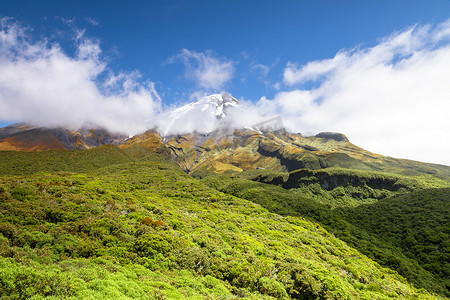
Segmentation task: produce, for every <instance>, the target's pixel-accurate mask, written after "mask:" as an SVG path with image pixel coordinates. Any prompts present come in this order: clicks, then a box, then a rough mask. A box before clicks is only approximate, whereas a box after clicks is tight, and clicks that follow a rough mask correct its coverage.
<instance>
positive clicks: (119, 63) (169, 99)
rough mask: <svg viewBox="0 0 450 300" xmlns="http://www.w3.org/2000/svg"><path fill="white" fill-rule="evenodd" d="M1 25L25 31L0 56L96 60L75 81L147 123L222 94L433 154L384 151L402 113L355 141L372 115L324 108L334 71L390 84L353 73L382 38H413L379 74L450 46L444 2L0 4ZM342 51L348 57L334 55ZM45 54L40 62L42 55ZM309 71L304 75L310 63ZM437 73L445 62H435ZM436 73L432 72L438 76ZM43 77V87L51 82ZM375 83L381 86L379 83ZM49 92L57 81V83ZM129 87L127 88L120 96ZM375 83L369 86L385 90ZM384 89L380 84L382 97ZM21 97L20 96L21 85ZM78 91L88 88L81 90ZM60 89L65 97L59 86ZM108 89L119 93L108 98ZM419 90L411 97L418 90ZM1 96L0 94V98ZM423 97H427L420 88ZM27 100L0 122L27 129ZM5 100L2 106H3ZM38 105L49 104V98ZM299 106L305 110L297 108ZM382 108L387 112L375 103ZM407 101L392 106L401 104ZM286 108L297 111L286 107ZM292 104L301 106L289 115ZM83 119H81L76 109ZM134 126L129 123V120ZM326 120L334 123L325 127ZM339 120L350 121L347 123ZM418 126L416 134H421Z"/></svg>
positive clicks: (373, 143)
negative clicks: (33, 49) (52, 54)
mask: <svg viewBox="0 0 450 300" xmlns="http://www.w3.org/2000/svg"><path fill="white" fill-rule="evenodd" d="M0 18H2V28H3V30H4V32H6V31H7V30H6V29H5V28H9V29H10V30H9V31H10V32H11V28H12V27H15V28H16V29H15V30H19V31H20V32H24V33H23V34H24V36H23V37H21V38H20V39H22V41H19V40H20V39H19V40H18V41H16V44H15V45H14V46H11V45H9V46H8V47H9V48H8V49H11V47H19V48H20V47H22V48H23V45H22V46H20V45H19V46H18V43H23V39H25V40H26V44H27V45H28V46H27V47H29V46H30V45H31V46H38V45H39V47H43V48H42V49H45V51H49V49H51V48H52V47H56V46H57V48H58V49H59V51H60V52H61V55H63V56H65V57H66V58H67V59H68V60H71V59H72V60H74V63H76V64H78V65H77V66H80V64H81V65H82V64H83V62H84V65H87V64H88V63H87V62H89V63H91V64H92V66H90V67H89V68H91V69H89V70H88V71H86V72H87V73H89V72H92V74H93V75H92V74H91V73H89V74H91V75H89V74H88V75H87V77H88V78H83V79H80V80H87V81H89V80H90V81H91V83H93V84H94V85H97V89H98V91H94V92H99V93H100V94H103V95H105V94H107V96H115V97H116V98H117V97H119V100H117V99H116V98H114V99H113V100H114V101H116V100H117V101H118V102H121V103H124V102H126V103H131V104H130V105H129V106H128V108H127V109H130V110H132V109H135V110H136V109H140V110H141V111H145V112H148V113H149V114H150V116H149V118H151V117H152V116H151V115H152V114H158V111H164V110H167V109H168V107H173V106H179V105H182V104H184V103H187V102H189V101H192V100H193V99H195V98H196V97H198V96H201V95H204V94H208V93H214V92H220V91H222V90H226V91H228V92H230V93H231V94H232V95H233V96H235V97H237V98H238V99H241V100H244V102H245V101H248V102H250V103H252V104H253V106H254V107H253V108H254V109H261V108H262V107H264V109H263V110H264V112H259V114H260V115H269V114H270V113H268V110H270V109H272V110H273V111H272V114H280V115H281V116H282V117H283V119H284V118H285V119H286V120H287V121H286V122H285V123H287V124H288V126H289V127H290V128H292V130H295V131H300V132H302V133H310V134H314V133H317V131H345V132H344V133H346V134H347V135H348V136H349V138H350V140H351V141H353V142H354V143H355V144H357V145H360V146H363V147H365V148H367V149H368V150H372V151H374V152H378V153H382V154H387V155H393V156H400V157H406V158H412V159H418V160H428V161H430V159H429V158H427V157H425V156H424V155H423V156H421V155H420V152H421V151H422V150H420V151H419V150H417V151H416V152H417V153H412V152H408V151H405V152H402V151H394V150H395V149H396V148H398V146H397V145H396V144H395V143H394V144H393V145H392V139H394V138H395V136H394V137H389V139H387V138H386V135H388V132H389V130H390V131H392V128H393V127H396V126H397V124H396V122H393V123H392V122H390V123H389V122H388V121H389V120H391V121H392V120H393V119H394V120H395V119H398V120H399V121H398V122H413V121H412V119H411V120H410V119H408V118H407V117H406V116H402V115H400V116H398V118H397V115H396V114H395V113H393V114H390V113H388V114H387V115H386V116H385V115H383V113H382V112H381V111H380V112H379V113H380V115H379V116H378V119H379V118H383V120H382V121H383V123H386V122H387V123H388V125H389V126H386V127H383V128H381V127H380V128H377V131H376V132H375V133H373V134H372V139H371V140H369V139H368V138H367V137H366V138H364V137H363V136H364V130H366V129H367V130H368V131H367V132H370V130H369V129H370V128H371V127H373V126H372V124H371V123H369V122H366V120H368V119H370V118H364V117H353V116H357V115H361V114H362V115H363V113H368V114H369V115H370V112H367V111H366V110H365V109H362V108H361V110H358V109H355V110H353V108H355V107H357V106H358V104H355V103H350V104H348V103H347V104H345V100H343V102H342V103H344V104H343V106H345V105H349V108H348V109H346V110H344V111H341V112H339V113H338V114H336V115H332V114H330V113H329V111H330V110H333V107H334V106H339V103H340V102H339V101H340V100H336V99H334V98H333V99H332V100H328V99H331V96H330V93H331V92H330V90H329V87H330V86H332V85H333V84H335V83H336V82H339V81H338V80H336V78H335V77H333V76H336V74H341V75H342V77H343V78H353V77H352V76H354V75H355V74H359V75H361V76H365V75H367V76H370V77H368V78H370V79H371V80H373V78H374V76H375V74H377V76H378V75H379V76H380V78H383V76H384V77H386V76H385V75H386V74H385V75H383V74H384V73H383V74H382V72H381V73H374V70H377V66H378V65H377V66H375V67H373V68H371V69H370V72H361V70H360V69H357V68H356V67H357V66H360V65H361V64H362V63H363V61H364V59H360V60H358V59H359V58H361V57H363V56H364V57H366V56H365V55H367V54H368V53H371V52H373V50H374V49H380V48H381V46H383V45H384V46H386V41H387V40H395V38H396V37H397V38H398V37H399V36H400V35H401V34H402V33H405V32H408V30H412V33H410V35H408V34H407V33H405V35H407V36H408V37H406V38H407V39H408V42H407V44H408V50H404V49H406V48H405V47H406V46H405V47H403V46H402V47H403V48H402V49H403V50H398V49H399V48H398V47H397V46H395V47H394V46H392V47H391V46H389V47H391V48H389V47H387V48H389V49H391V50H387V51H391V52H390V53H391V54H392V55H393V57H390V58H389V61H388V62H386V61H383V60H376V59H375V61H377V62H378V63H380V65H379V66H387V65H389V66H391V67H393V69H395V70H400V69H401V67H402V65H405V64H411V65H412V64H413V63H414V62H415V61H412V60H410V57H415V54H416V53H419V54H420V53H423V52H424V51H428V54H427V55H426V56H424V57H425V58H424V59H431V60H432V59H433V57H434V56H433V55H435V54H436V55H437V52H436V51H435V50H439V49H441V50H442V49H446V47H447V46H448V39H447V38H446V37H444V38H441V36H446V30H447V27H448V26H447V25H445V24H446V22H447V19H448V18H450V1H283V0H281V1H280V0H279V1H271V0H260V1H256V0H253V1H232V0H230V1H215V0H212V1H211V0H210V1H106V0H104V1H75V0H73V1H61V0H59V1H45V0H44V1H33V0H29V1H22V0H17V1H2V2H0ZM443 24H444V25H443ZM431 35H434V36H440V38H439V40H436V39H434V40H433V41H431V39H430V38H428V37H427V36H431ZM415 40H420V41H421V42H420V43H421V45H420V46H415V45H417V43H415V42H414V41H415ZM55 45H56V46H55ZM80 45H81V46H83V48H82V49H83V51H87V52H86V53H88V52H89V53H88V54H83V55H87V56H82V55H81V54H80V53H84V52H82V51H81V50H80V49H81V46H80ZM411 45H413V47H412V48H413V49H412V50H410V48H411V47H410V46H411ZM377 47H378V48H377ZM19 48H17V49H19ZM385 48H386V47H385ZM385 48H383V49H385ZM5 49H6V48H5ZM17 49H16V50H14V51H12V52H11V53H14V54H10V55H9V56H8V57H7V58H6V59H10V60H11V61H19V60H20V58H21V57H19V56H20V55H22V54H20V55H19V56H18V54H17ZM42 49H41V50H42ZM392 49H394V50H392ZM405 51H406V52H405ZM433 51H435V52H433ZM41 52H42V51H41ZM339 53H340V54H342V55H341V56H342V57H344V59H339V57H340V56H339ZM23 55H27V54H23ZM394 56H395V57H394ZM45 57H48V55H47V56H45V55H43V56H41V57H40V58H42V59H45ZM22 58H23V57H22ZM24 59H25V60H27V61H28V62H29V61H30V60H37V58H36V56H33V57H31V58H30V56H28V57H25V58H24ZM443 61H445V60H443ZM311 63H312V65H311ZM308 64H310V67H306V66H308ZM438 65H442V63H440V64H436V66H438ZM317 66H318V67H319V69H317V68H316V67H317ZM415 66H417V65H415ZM0 67H1V65H0ZM10 67H11V66H10ZM345 68H347V69H352V70H353V69H355V70H356V69H357V72H356V73H352V74H348V73H342V72H344V71H343V69H345ZM415 68H416V69H417V67H415ZM74 70H75V72H76V70H79V68H77V67H74ZM86 70H87V69H86ZM324 70H325V71H324ZM330 70H331V71H330ZM364 70H366V71H367V70H368V69H364ZM0 71H1V70H0ZM11 72H13V71H11ZM340 72H341V73H340ZM439 72H441V70H440V69H438V70H436V72H434V73H439ZM442 72H443V71H442ZM408 73H410V72H408ZM422 73H423V72H422ZM432 73H433V71H430V74H432ZM391 75H392V78H400V77H401V78H402V79H401V81H399V86H402V84H403V82H405V81H407V80H408V82H411V84H412V82H426V81H427V80H426V79H427V78H429V77H427V78H425V79H424V78H422V79H421V78H419V79H417V78H416V77H411V78H405V77H404V76H403V75H402V74H401V75H402V76H403V77H402V76H399V74H397V73H395V74H391ZM440 75H446V73H445V74H440ZM21 76H22V75H21ZM30 76H31V75H27V76H25V77H23V78H28V80H32V81H33V83H34V85H37V82H38V81H36V80H33V79H30V78H33V77H30ZM80 76H81V75H80ZM89 76H90V77H89ZM59 77H60V76H59ZM49 78H50V79H49V80H51V78H58V76H56V75H55V76H53V77H49ZM80 78H81V77H80ZM377 78H378V77H377ZM112 79H114V80H112ZM5 80H6V79H5ZM349 80H350V79H349ZM399 80H400V79H399ZM414 80H415V81H414ZM112 81H114V84H113V85H110V86H108V88H104V87H105V83H106V82H112ZM431 81H432V80H431ZM5 82H6V83H5V85H6V87H5V86H1V85H0V92H1V88H2V87H3V90H4V91H6V90H9V88H10V86H8V84H10V83H8V81H7V80H6V81H5ZM374 82H380V85H381V84H386V83H382V82H381V81H379V80H378V79H376V80H374ZM74 84H76V83H74ZM86 84H87V85H86V86H89V87H88V88H86V89H87V90H89V89H91V88H92V89H93V90H95V87H92V85H90V84H89V82H88V83H86ZM387 84H388V83H387ZM430 84H432V83H430ZM55 85H58V83H57V82H56V81H55ZM125 85H126V86H127V87H125ZM130 85H131V86H132V87H131V88H128V86H130ZM348 85H351V84H348V83H347V81H345V82H342V84H341V85H339V86H337V87H336V86H335V87H334V90H337V91H343V90H344V88H343V87H347V86H348ZM355 86H357V88H355V90H356V91H351V90H348V89H346V90H345V92H342V93H341V94H342V97H343V96H344V95H345V96H347V97H349V99H351V98H352V97H359V96H360V94H358V93H359V92H358V91H359V90H360V89H362V87H364V83H361V82H359V81H358V84H357V85H356V84H355ZM383 87H384V86H382V87H381V88H378V89H377V90H380V89H381V90H384V88H383ZM17 88H18V89H19V87H17ZM391 88H392V87H386V90H388V89H391ZM432 88H433V90H438V91H439V90H440V89H439V87H437V88H436V87H435V86H432V87H431V85H430V88H429V90H431V89H432ZM20 89H21V90H23V87H21V88H20ZM40 89H42V87H39V86H37V87H36V86H33V89H32V90H33V91H39V90H40ZM74 89H75V90H76V88H71V89H70V93H72V92H73V90H74ZM81 89H83V90H84V88H81V86H80V90H81ZM327 89H328V90H327ZM405 89H406V90H405V92H402V91H400V92H399V93H398V92H397V93H396V94H380V96H383V97H386V98H390V97H392V98H393V99H394V98H395V99H396V98H397V97H398V98H400V97H402V96H407V91H408V85H407V84H405ZM11 90H13V88H11ZM324 90H327V91H324ZM58 92H59V93H64V90H63V89H61V90H58ZM45 93H49V94H50V95H51V94H52V93H53V94H55V93H57V92H56V91H45ZM45 93H43V94H45ZM70 93H69V94H70ZM114 93H116V95H112V94H114ZM420 93H421V92H420V91H419V92H418V93H416V94H420ZM445 93H446V90H445V88H443V90H442V91H441V94H439V95H437V96H436V97H434V95H431V97H434V98H436V99H437V100H436V102H435V103H434V104H433V105H435V106H436V105H437V106H439V105H440V104H442V105H444V106H443V107H441V110H442V109H446V108H448V106H445V105H447V104H444V103H442V101H443V100H442V99H443V97H442V95H444V94H445ZM6 94H7V93H6V92H4V93H3V97H4V98H5V97H6V96H5V95H6ZM11 94H14V95H15V94H17V93H13V92H11V93H9V94H7V95H11ZM125 94H126V95H125ZM372 94H373V93H372ZM423 94H424V95H429V94H430V93H428V94H427V93H426V91H423ZM124 95H125V96H124ZM130 95H131V96H130ZM90 96H92V95H86V98H89V97H90ZM363 96H364V95H363ZM23 97H25V96H23ZM23 97H22V98H20V99H19V98H18V99H17V100H15V103H23V106H20V105H16V106H14V105H10V104H11V101H13V100H7V99H6V98H5V100H3V102H2V101H0V104H1V105H5V107H6V108H7V109H9V110H8V114H7V113H6V111H7V109H6V108H4V109H3V111H4V113H3V114H2V113H1V112H0V125H5V124H9V123H11V122H15V121H30V120H29V119H30V118H29V117H27V116H29V115H27V114H23V113H15V111H14V109H15V110H18V109H22V108H23V109H25V110H26V107H30V105H29V104H27V101H26V100H24V99H23ZM73 97H74V99H79V98H81V97H83V95H77V94H76V93H73ZM77 97H78V98H77ZM92 97H93V96H92ZM130 97H131V98H130ZM145 97H149V99H150V98H151V99H152V100H151V101H153V102H155V103H156V104H155V103H153V104H151V105H148V104H146V103H143V101H145V100H143V99H144V98H145ZM308 97H309V98H308ZM50 98H51V97H50ZM67 98H70V97H67ZM335 98H336V97H335ZM10 99H11V98H10ZM305 99H306V100H305ZM308 99H309V100H308ZM0 100H1V99H0ZM7 101H10V102H9V104H8V102H7ZM36 101H37V102H36V103H38V102H39V101H42V102H43V103H44V104H45V103H46V100H39V99H37V100H36ZM67 101H69V100H67ZM80 101H81V100H80ZM95 101H96V100H95ZM308 101H310V102H308ZM322 101H323V102H324V103H325V104H328V103H329V106H330V108H327V109H326V110H325V112H324V108H323V107H324V106H321V107H320V109H317V110H314V109H313V108H311V107H312V106H314V107H316V106H317V105H319V106H320V104H321V103H322ZM355 101H356V100H355ZM390 101H391V102H392V101H394V100H390ZM399 101H400V100H399ZM91 102H92V101H91ZM306 102H308V103H309V104H308V105H309V106H305V103H306ZM419 102H420V101H419V100H417V101H416V102H414V103H416V104H415V105H416V106H415V107H416V108H417V109H416V110H414V111H411V112H409V115H411V114H415V113H417V112H420V111H421V105H422V104H420V103H419ZM36 103H34V104H33V105H37V104H36ZM49 103H50V102H48V103H47V104H48V105H49ZM99 103H100V102H99ZM133 103H134V108H133V107H132V106H133ZM302 103H303V104H302ZM91 104H92V103H91ZM91 104H89V105H91ZM8 105H10V106H11V107H9V106H8ZM55 105H57V104H56V103H55ZM86 105H88V104H86ZM99 105H100V104H99ZM302 105H303V106H302ZM380 105H387V104H386V103H384V102H383V103H381V104H380ZM408 105H409V104H408V103H405V102H402V101H400V102H399V103H398V105H397V108H400V107H405V106H408ZM69 106H70V105H69ZM36 107H37V106H36ZM92 107H94V106H92ZM130 107H131V108H130ZM289 107H293V108H294V109H291V110H290V111H289ZM299 107H303V108H304V109H298V110H297V108H299ZM369 107H370V105H369ZM394 107H396V106H395V105H394ZM111 109H113V108H111ZM36 110H38V109H37V108H36ZM125 110H126V109H125ZM386 110H389V108H388V107H386V109H385V110H384V111H386ZM62 111H63V110H58V111H56V112H54V114H55V115H60V116H61V115H63V113H62ZM122 111H124V110H123V109H122ZM286 111H287V112H286ZM397 111H398V110H397ZM290 112H296V116H298V118H294V117H293V114H290ZM79 113H80V115H81V114H83V112H81V111H80V112H79ZM430 113H431V114H433V113H434V112H430ZM109 114H112V112H110V113H109ZM363 116H364V115H363ZM139 117H140V116H139ZM49 118H51V116H50V117H49ZM132 118H133V119H136V116H133V117H132ZM314 118H318V119H320V118H327V119H328V120H329V121H328V122H323V123H321V124H317V123H314V122H312V121H308V120H312V119H314ZM31 119H32V120H38V119H39V118H34V119H33V118H31ZM55 119H57V118H55ZM62 119H64V118H62ZM432 119H433V118H431V120H432ZM434 119H436V118H434ZM333 120H338V121H336V122H332V121H333ZM342 120H348V122H354V123H352V124H347V123H346V122H344V121H342ZM427 120H428V119H427ZM105 122H106V123H107V122H112V121H111V120H109V121H106V117H105ZM355 122H360V123H355ZM44 123H45V122H44ZM75 123H77V122H74V126H75V125H77V124H75ZM106 123H105V124H106ZM362 123H364V124H362ZM366 123H367V124H366ZM427 123H429V122H423V124H421V126H420V129H423V133H421V134H422V135H425V134H426V133H427V132H428V133H433V134H434V132H435V131H436V128H437V127H440V128H442V127H444V128H445V127H447V128H449V126H448V125H449V124H448V123H444V121H442V123H436V124H431V125H430V124H427ZM431 123H432V122H431ZM55 124H56V125H57V124H58V123H57V122H56V121H55V123H51V124H49V125H55ZM44 125H45V124H44ZM415 126H416V125H414V126H413V127H412V128H414V130H418V129H417V128H416V127H415ZM427 126H428V127H427ZM353 128H360V129H361V130H359V131H358V130H353ZM400 129H401V130H402V131H398V134H400V133H401V134H402V135H403V136H404V140H411V139H414V137H413V136H412V135H407V134H405V133H404V130H403V128H400ZM400 129H399V130H400ZM394 133H397V131H395V132H394ZM397 136H398V135H397ZM380 143H381V146H379V145H380ZM390 144H391V146H389V145H390ZM400 144H404V142H403V141H402V142H400ZM442 146H443V145H436V147H442ZM445 146H446V145H445ZM413 147H415V146H414V145H413V144H411V145H409V146H408V148H413ZM445 156H446V155H444V154H443V153H441V154H439V153H438V154H437V155H435V157H440V158H436V159H434V161H435V162H441V163H446V164H449V163H450V161H449V160H448V159H447V160H446V159H445Z"/></svg>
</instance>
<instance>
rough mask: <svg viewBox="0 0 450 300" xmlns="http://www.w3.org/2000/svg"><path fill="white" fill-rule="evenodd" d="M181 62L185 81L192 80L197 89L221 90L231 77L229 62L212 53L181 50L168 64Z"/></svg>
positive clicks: (232, 70) (231, 64)
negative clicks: (183, 67)
mask: <svg viewBox="0 0 450 300" xmlns="http://www.w3.org/2000/svg"><path fill="white" fill-rule="evenodd" d="M177 60H181V61H182V62H183V63H184V66H185V68H186V71H185V76H186V78H187V79H190V80H194V81H195V83H196V85H197V87H199V88H201V89H204V90H206V91H213V92H215V91H218V90H221V89H222V88H223V87H224V86H225V84H226V83H227V82H229V81H230V80H231V79H232V77H233V72H234V67H233V62H232V61H231V60H227V59H224V58H219V57H216V56H215V55H214V53H213V52H212V51H206V52H196V51H190V50H188V49H183V50H181V52H180V53H179V54H178V55H176V56H174V57H172V58H171V59H170V62H175V61H177Z"/></svg>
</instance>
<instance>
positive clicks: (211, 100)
mask: <svg viewBox="0 0 450 300" xmlns="http://www.w3.org/2000/svg"><path fill="white" fill-rule="evenodd" d="M194 104H198V105H201V106H202V108H201V111H207V112H209V113H210V115H211V116H213V117H216V118H217V119H225V118H226V117H227V115H226V113H225V112H226V110H227V108H228V107H233V106H237V105H238V104H239V101H238V100H237V99H236V98H234V97H233V96H231V95H230V94H228V93H227V92H223V93H222V94H213V95H210V96H206V97H204V98H202V99H199V100H197V102H195V103H194Z"/></svg>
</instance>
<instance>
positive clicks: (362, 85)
mask: <svg viewBox="0 0 450 300" xmlns="http://www.w3.org/2000/svg"><path fill="white" fill-rule="evenodd" d="M449 66H450V21H447V22H445V23H442V24H439V25H438V26H435V27H432V26H429V25H427V26H414V27H412V28H408V29H406V30H404V31H401V32H397V33H394V34H392V35H391V36H388V37H386V38H384V39H382V40H381V41H380V42H379V43H378V44H377V45H375V46H373V47H368V48H357V49H353V50H350V51H345V50H342V51H340V52H338V53H337V54H336V56H335V57H334V58H331V59H324V60H319V61H313V62H310V63H307V64H305V65H303V66H297V65H296V64H295V63H289V64H288V65H287V66H286V68H285V70H284V83H285V84H286V85H287V87H285V88H284V91H283V92H280V93H278V94H277V95H276V96H275V97H274V99H271V100H269V99H266V98H262V99H261V100H260V101H259V103H258V106H259V107H260V109H261V110H262V111H270V112H272V113H273V112H275V111H276V112H277V113H279V114H280V115H282V116H283V121H284V123H285V125H287V126H288V127H289V128H290V129H291V130H295V131H300V132H306V133H317V132H319V131H325V130H326V131H339V132H343V133H345V134H347V135H348V136H349V137H350V140H351V141H353V142H354V143H355V144H357V145H359V146H362V147H364V148H366V149H369V150H371V151H374V152H378V153H381V154H388V155H391V156H396V157H407V158H411V159H416V160H422V161H439V162H441V163H445V164H448V165H450V158H449V157H448V151H447V149H449V147H450V141H449V139H448V138H447V137H448V130H449V128H450V118H449V117H448V113H449V112H450V101H449V95H450V84H449V79H450V68H449ZM311 81H312V82H315V84H316V85H315V86H317V87H316V88H313V89H305V88H304V87H303V84H304V83H306V82H311ZM296 85H298V86H297V87H296ZM289 87H291V88H289Z"/></svg>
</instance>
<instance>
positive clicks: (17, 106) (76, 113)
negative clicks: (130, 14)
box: [0, 18, 161, 133]
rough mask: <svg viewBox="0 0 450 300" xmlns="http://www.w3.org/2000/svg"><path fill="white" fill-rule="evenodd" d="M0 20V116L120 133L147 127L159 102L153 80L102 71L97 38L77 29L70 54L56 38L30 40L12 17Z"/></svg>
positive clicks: (103, 68) (10, 119)
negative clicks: (89, 36) (53, 39)
mask: <svg viewBox="0 0 450 300" xmlns="http://www.w3.org/2000/svg"><path fill="white" fill-rule="evenodd" d="M0 24H1V29H0V70H1V72H0V119H1V120H4V121H26V122H30V123H33V124H36V125H41V126H68V127H71V128H80V127H83V126H93V127H103V128H107V129H110V130H112V131H118V132H123V133H137V132H141V131H144V130H146V129H148V128H149V127H151V121H146V120H152V117H154V116H156V114H157V113H158V112H159V111H160V107H161V103H160V102H161V100H160V98H159V96H158V93H157V92H156V90H155V87H154V84H153V83H152V82H149V81H147V82H145V81H143V80H141V79H140V76H139V75H138V74H137V73H135V72H134V73H128V74H127V73H120V74H118V75H116V74H113V73H111V72H110V71H108V67H107V63H106V62H105V61H104V60H102V58H101V49H100V45H99V42H98V41H95V40H90V39H88V38H86V37H85V36H84V33H83V34H80V35H78V36H77V37H76V43H77V45H76V47H77V51H76V54H75V55H74V56H73V57H71V56H69V55H68V54H66V53H64V51H63V50H62V49H61V47H60V46H59V45H58V44H48V43H47V42H46V41H39V42H32V41H31V39H30V38H29V36H28V35H27V30H26V29H25V28H23V27H22V26H20V25H19V24H18V23H17V22H15V21H14V20H11V19H5V18H4V19H1V20H0ZM80 32H81V31H80Z"/></svg>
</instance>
